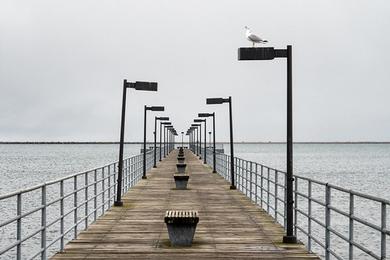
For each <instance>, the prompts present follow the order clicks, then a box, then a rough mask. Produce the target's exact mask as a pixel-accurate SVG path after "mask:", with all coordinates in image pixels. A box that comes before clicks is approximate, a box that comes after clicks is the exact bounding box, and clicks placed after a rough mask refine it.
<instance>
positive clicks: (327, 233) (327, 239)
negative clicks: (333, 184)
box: [325, 184, 331, 260]
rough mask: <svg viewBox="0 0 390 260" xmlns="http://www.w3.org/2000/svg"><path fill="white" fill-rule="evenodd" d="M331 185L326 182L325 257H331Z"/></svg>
mask: <svg viewBox="0 0 390 260" xmlns="http://www.w3.org/2000/svg"><path fill="white" fill-rule="evenodd" d="M330 193H331V190H330V186H329V185H328V184H326V186H325V259H326V260H329V259H330V252H329V249H330V230H329V228H330V208H329V206H330V196H331V194H330Z"/></svg>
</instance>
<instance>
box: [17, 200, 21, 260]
mask: <svg viewBox="0 0 390 260" xmlns="http://www.w3.org/2000/svg"><path fill="white" fill-rule="evenodd" d="M21 215H22V194H21V193H18V195H17V197H16V216H18V220H17V221H16V241H18V242H19V243H18V245H17V246H16V259H17V260H20V259H22V243H20V240H22V218H21Z"/></svg>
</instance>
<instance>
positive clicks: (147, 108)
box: [142, 106, 164, 179]
mask: <svg viewBox="0 0 390 260" xmlns="http://www.w3.org/2000/svg"><path fill="white" fill-rule="evenodd" d="M148 110H150V111H164V107H163V106H151V107H148V106H144V156H143V173H142V179H146V114H147V113H146V112H147V111H148ZM155 136H156V134H155Z"/></svg>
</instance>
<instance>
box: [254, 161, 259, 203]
mask: <svg viewBox="0 0 390 260" xmlns="http://www.w3.org/2000/svg"><path fill="white" fill-rule="evenodd" d="M258 177H259V176H258V175H257V163H255V178H256V179H255V204H256V205H257V188H258V180H257V179H258Z"/></svg>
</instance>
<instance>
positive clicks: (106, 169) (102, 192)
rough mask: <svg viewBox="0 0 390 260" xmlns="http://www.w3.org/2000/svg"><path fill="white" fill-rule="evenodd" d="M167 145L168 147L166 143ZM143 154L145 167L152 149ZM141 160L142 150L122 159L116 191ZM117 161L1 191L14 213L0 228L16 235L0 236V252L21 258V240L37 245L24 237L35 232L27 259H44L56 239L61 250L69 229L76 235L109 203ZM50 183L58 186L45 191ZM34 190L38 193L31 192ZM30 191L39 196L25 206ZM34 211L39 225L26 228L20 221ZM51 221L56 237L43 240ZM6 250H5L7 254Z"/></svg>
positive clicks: (132, 179) (130, 182) (130, 181)
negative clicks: (35, 183) (39, 182)
mask: <svg viewBox="0 0 390 260" xmlns="http://www.w3.org/2000/svg"><path fill="white" fill-rule="evenodd" d="M168 149H171V148H170V147H168ZM146 155H147V156H146V169H147V170H149V169H151V168H152V167H153V157H154V149H149V150H148V151H146ZM156 156H157V157H159V154H158V153H157V154H156ZM142 161H143V155H142V153H140V154H137V155H133V156H131V157H128V158H126V159H124V160H123V162H124V168H123V173H124V174H123V176H122V180H123V184H124V185H123V186H122V189H121V191H120V192H121V193H124V192H126V191H127V190H128V189H129V188H131V187H132V186H134V185H135V184H136V183H137V182H138V181H139V180H140V179H141V175H142V167H143V164H142ZM117 165H118V162H117V161H116V162H112V163H109V164H105V165H104V166H100V167H98V168H94V169H89V170H86V171H81V172H77V173H74V174H70V175H67V176H64V177H61V178H58V179H55V180H52V181H48V182H44V183H42V184H39V185H35V186H32V187H29V188H25V189H20V190H18V191H15V192H11V193H8V194H4V195H1V196H0V203H1V202H4V203H5V204H4V205H5V206H4V208H10V209H13V208H14V207H15V205H16V206H17V210H16V213H11V214H9V216H8V217H7V219H5V220H4V221H3V220H2V222H0V228H6V230H7V232H10V231H12V230H11V229H15V230H16V232H15V233H16V238H15V237H13V236H12V232H11V233H7V235H3V236H2V239H6V241H7V242H8V243H6V244H4V242H3V243H2V245H1V246H0V256H3V254H5V253H7V252H10V251H13V250H15V253H16V257H15V258H16V259H22V258H24V257H25V256H23V255H22V251H23V250H22V247H23V246H26V245H27V244H25V243H30V244H28V245H27V246H38V245H37V243H35V242H34V241H32V242H28V241H31V238H33V237H34V236H39V235H40V237H41V244H40V248H39V250H36V251H35V252H34V253H32V252H31V253H30V252H29V254H30V255H29V256H28V257H29V259H34V258H36V257H39V256H40V258H41V259H47V257H48V252H49V250H52V249H53V245H54V244H55V243H56V242H58V241H60V246H59V251H62V250H63V249H64V245H65V243H66V242H67V241H68V240H69V237H66V236H67V235H68V234H69V233H72V234H73V238H76V237H77V236H78V234H79V232H80V230H81V228H84V229H86V228H87V227H88V225H90V224H91V223H93V222H94V221H96V219H97V218H98V216H100V215H103V214H104V213H105V211H106V210H108V209H109V208H110V207H111V206H112V205H113V202H114V198H115V193H116V181H117V180H116V176H117V171H118V169H117V167H116V166H117ZM50 185H59V186H58V187H57V186H55V188H56V189H54V190H53V189H51V190H50V191H47V188H48V187H50ZM36 191H38V192H39V193H38V194H35V192H36ZM30 192H34V193H33V194H35V195H33V196H41V199H39V197H36V198H35V197H33V199H36V200H35V201H36V202H37V205H35V203H34V204H33V205H32V207H29V206H27V208H26V209H25V208H24V205H26V204H25V202H24V201H25V200H26V198H28V195H31V193H30ZM92 192H93V193H92ZM29 193H30V194H29ZM49 194H50V195H51V196H50V197H49V196H48V195H49ZM11 199H16V201H15V202H14V201H13V200H12V201H10V200H11ZM38 201H39V202H38ZM51 206H54V207H55V208H54V209H53V208H50V210H55V211H54V212H53V213H52V214H55V215H50V213H49V212H48V211H47V209H48V207H51ZM57 207H58V208H57ZM4 208H3V209H4ZM23 209H24V211H23ZM58 210H59V211H60V214H59V216H58V215H57V214H58V213H57V211H58ZM37 213H38V214H40V215H41V217H40V219H41V225H39V227H37V228H30V227H29V225H28V223H27V222H25V221H23V225H22V220H23V219H24V218H26V217H29V216H31V215H32V214H37ZM6 215H7V214H6ZM72 215H73V217H72ZM53 216H55V218H54V220H53V219H50V217H51V218H52V217H53ZM69 217H72V219H71V220H69ZM13 223H15V224H16V227H15V228H14V227H13ZM26 224H27V229H28V232H27V234H24V233H22V229H23V226H24V225H26ZM54 224H56V225H57V224H60V228H58V227H56V229H55V233H54V234H51V235H56V237H55V238H52V237H51V240H48V241H47V235H46V233H47V232H46V230H47V229H48V228H50V227H52V226H53V225H54ZM65 226H66V228H65ZM69 226H70V227H69ZM57 233H58V234H57ZM3 246H4V247H3ZM56 248H58V246H57V247H56ZM10 253H13V252H10ZM10 253H7V255H8V254H10ZM7 255H6V257H7Z"/></svg>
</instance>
